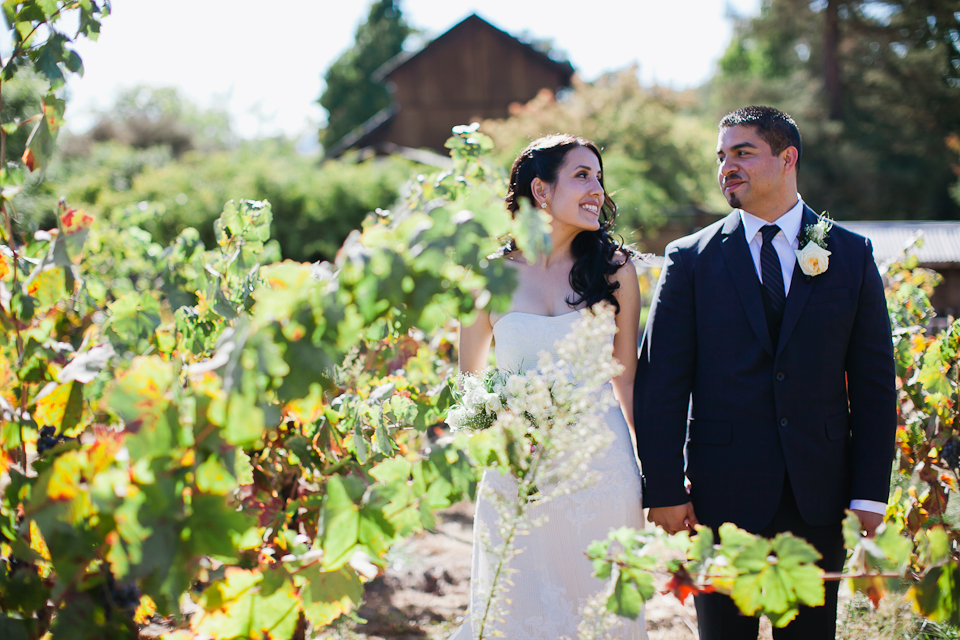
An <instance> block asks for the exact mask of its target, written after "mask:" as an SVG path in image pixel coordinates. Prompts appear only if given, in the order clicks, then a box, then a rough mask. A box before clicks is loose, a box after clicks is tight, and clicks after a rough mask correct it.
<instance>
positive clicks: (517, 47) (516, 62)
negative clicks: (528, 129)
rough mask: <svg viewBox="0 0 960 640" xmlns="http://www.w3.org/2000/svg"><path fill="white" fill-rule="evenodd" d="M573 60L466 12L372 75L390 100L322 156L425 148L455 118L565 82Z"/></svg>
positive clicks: (461, 120)
mask: <svg viewBox="0 0 960 640" xmlns="http://www.w3.org/2000/svg"><path fill="white" fill-rule="evenodd" d="M572 77H573V67H572V66H571V65H570V63H569V62H566V61H562V62H561V61H557V60H554V59H552V58H550V57H549V56H548V55H546V54H545V53H543V52H542V51H539V50H538V49H536V48H535V47H533V46H531V45H530V44H527V43H525V42H522V41H520V40H518V39H517V38H514V37H513V36H511V35H510V34H508V33H505V32H504V31H501V30H500V29H497V28H496V27H494V26H493V25H492V24H490V23H489V22H487V21H486V20H484V19H483V18H481V17H479V16H477V15H476V14H472V15H470V16H469V17H467V18H466V19H465V20H463V21H462V22H460V23H459V24H457V25H455V26H454V27H452V28H451V29H450V30H449V31H447V32H446V33H444V34H443V35H441V36H439V37H438V38H436V39H435V40H433V41H431V42H430V43H429V44H427V45H426V46H424V47H423V48H422V49H420V50H419V51H416V52H410V53H407V52H404V53H401V54H400V55H398V56H396V57H395V58H393V59H392V60H390V61H389V62H387V63H386V64H385V65H384V66H383V67H381V68H380V69H379V70H378V71H377V74H376V77H375V79H376V80H377V81H378V82H383V83H386V85H387V87H388V88H390V90H391V93H392V94H393V104H392V105H390V106H389V107H387V108H386V109H384V110H383V111H381V112H379V113H377V114H376V115H374V116H373V117H372V118H370V120H368V121H367V122H366V123H365V124H364V125H363V126H362V127H360V128H359V129H358V130H357V131H355V132H353V133H351V134H350V135H348V136H346V137H345V138H343V139H342V140H341V141H340V142H338V143H337V144H336V145H334V146H333V147H331V148H330V149H329V150H328V151H327V154H326V156H327V157H328V158H330V157H337V156H339V155H341V154H342V153H344V152H345V151H347V150H348V149H370V148H372V149H373V150H375V151H377V152H378V153H392V152H394V151H397V150H400V149H404V148H406V149H422V148H426V149H432V150H434V151H438V152H440V153H443V154H444V155H446V154H447V151H446V150H445V149H444V147H443V143H444V142H446V140H447V138H449V137H450V135H451V134H450V129H451V128H452V127H454V126H456V125H458V124H469V123H470V122H473V121H477V120H481V119H484V118H505V117H507V116H508V115H509V109H510V105H511V104H513V103H520V104H523V103H526V102H528V101H529V100H532V99H533V98H534V97H535V96H536V95H537V93H538V92H539V91H540V90H542V89H550V90H552V91H556V90H558V89H561V88H563V87H568V86H570V80H571V78H572Z"/></svg>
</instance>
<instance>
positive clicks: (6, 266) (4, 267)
mask: <svg viewBox="0 0 960 640" xmlns="http://www.w3.org/2000/svg"><path fill="white" fill-rule="evenodd" d="M8 275H10V263H9V262H7V256H5V255H4V254H2V253H0V280H3V279H4V278H6V277H7V276H8Z"/></svg>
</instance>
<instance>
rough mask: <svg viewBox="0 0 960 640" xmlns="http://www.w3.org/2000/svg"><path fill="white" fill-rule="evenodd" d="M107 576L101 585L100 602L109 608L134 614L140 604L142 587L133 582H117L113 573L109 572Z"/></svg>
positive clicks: (129, 614)
mask: <svg viewBox="0 0 960 640" xmlns="http://www.w3.org/2000/svg"><path fill="white" fill-rule="evenodd" d="M106 577H107V579H106V581H105V582H104V584H103V585H102V587H101V593H100V603H101V604H102V605H103V606H104V608H105V609H107V610H119V611H122V612H123V613H125V614H126V615H128V616H133V614H134V612H135V611H136V610H137V607H138V606H140V589H138V588H137V585H136V584H133V583H117V581H116V579H115V578H114V577H113V574H112V573H109V572H108V573H107V576H106Z"/></svg>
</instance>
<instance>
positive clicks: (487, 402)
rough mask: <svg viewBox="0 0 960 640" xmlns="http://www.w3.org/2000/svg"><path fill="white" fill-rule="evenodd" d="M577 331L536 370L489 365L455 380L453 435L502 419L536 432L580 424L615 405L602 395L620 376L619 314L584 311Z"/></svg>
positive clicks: (544, 356)
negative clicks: (521, 423)
mask: <svg viewBox="0 0 960 640" xmlns="http://www.w3.org/2000/svg"><path fill="white" fill-rule="evenodd" d="M581 314H582V316H583V317H582V318H581V319H580V320H579V321H578V323H577V324H576V325H575V326H574V331H573V332H572V333H571V334H570V335H568V336H567V337H566V338H565V339H564V340H561V341H560V342H558V343H557V345H556V348H557V353H556V355H553V354H549V353H544V354H542V357H541V360H540V362H538V363H537V367H536V369H531V370H529V371H526V372H509V371H505V370H503V369H498V368H496V367H488V368H487V369H485V370H484V371H483V372H481V373H479V374H472V373H462V374H460V375H459V376H457V378H456V384H455V386H454V390H453V396H454V404H453V405H452V406H451V407H450V409H449V410H448V411H447V416H446V423H447V424H448V425H449V426H450V428H451V429H452V430H453V431H455V432H456V431H481V430H484V429H489V428H490V427H492V426H493V425H494V423H496V422H497V418H498V417H500V418H503V419H506V420H508V421H513V420H516V419H519V420H523V421H526V423H527V424H528V425H529V426H530V427H533V428H546V427H550V426H553V425H554V423H555V422H558V421H559V422H569V423H575V422H576V421H577V419H578V418H581V417H583V416H585V415H586V414H588V413H592V412H597V411H598V410H600V409H603V408H606V406H609V405H610V404H612V402H611V399H608V400H607V401H606V402H605V403H598V397H597V393H598V392H599V390H600V388H601V387H602V386H603V384H604V383H605V382H608V381H609V380H610V379H611V378H612V377H613V376H615V375H617V374H618V373H619V372H620V370H621V369H620V365H619V364H618V363H617V362H616V361H615V360H614V358H613V334H614V333H615V332H616V324H615V321H614V312H613V310H612V308H607V307H606V305H598V306H597V308H595V309H594V310H592V311H583V312H581Z"/></svg>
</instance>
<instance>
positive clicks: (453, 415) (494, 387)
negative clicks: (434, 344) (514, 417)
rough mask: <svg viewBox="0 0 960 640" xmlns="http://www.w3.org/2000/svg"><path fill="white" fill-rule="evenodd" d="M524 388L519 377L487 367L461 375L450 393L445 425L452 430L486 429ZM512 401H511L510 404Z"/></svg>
mask: <svg viewBox="0 0 960 640" xmlns="http://www.w3.org/2000/svg"><path fill="white" fill-rule="evenodd" d="M525 386H526V380H525V379H524V378H523V377H522V376H520V375H518V374H510V373H508V372H506V371H502V370H500V369H497V368H496V367H489V368H488V369H486V370H485V371H484V372H483V373H481V374H479V375H475V374H472V373H461V374H460V375H459V376H457V378H456V385H455V386H454V390H453V397H454V400H455V404H454V405H453V406H452V407H451V408H450V409H449V410H448V411H447V420H446V422H447V424H448V425H449V426H450V428H451V429H452V430H453V431H479V430H481V429H489V428H490V427H491V426H492V425H493V423H494V422H496V421H497V413H498V412H499V411H501V410H503V408H504V407H505V406H507V405H508V403H511V404H515V403H516V399H517V398H518V397H519V395H520V394H521V393H523V389H524V387H525ZM511 401H512V402H511Z"/></svg>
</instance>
